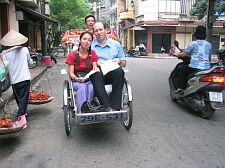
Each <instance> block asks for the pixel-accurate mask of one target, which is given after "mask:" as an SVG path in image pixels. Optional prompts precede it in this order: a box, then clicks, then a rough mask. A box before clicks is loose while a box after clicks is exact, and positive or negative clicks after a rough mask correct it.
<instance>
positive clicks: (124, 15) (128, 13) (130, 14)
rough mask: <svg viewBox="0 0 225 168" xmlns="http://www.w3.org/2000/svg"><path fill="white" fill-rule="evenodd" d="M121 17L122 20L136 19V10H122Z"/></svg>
mask: <svg viewBox="0 0 225 168" xmlns="http://www.w3.org/2000/svg"><path fill="white" fill-rule="evenodd" d="M119 17H120V20H126V19H134V10H129V11H123V12H120V14H119Z"/></svg>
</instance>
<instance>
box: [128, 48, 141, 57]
mask: <svg viewBox="0 0 225 168" xmlns="http://www.w3.org/2000/svg"><path fill="white" fill-rule="evenodd" d="M127 56H128V57H138V58H139V57H140V51H139V50H137V49H135V48H134V47H131V48H130V49H129V50H128V52H127Z"/></svg>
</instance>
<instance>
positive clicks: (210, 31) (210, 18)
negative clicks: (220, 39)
mask: <svg viewBox="0 0 225 168" xmlns="http://www.w3.org/2000/svg"><path fill="white" fill-rule="evenodd" d="M215 2H216V0H208V8H207V24H206V26H207V40H208V41H209V42H212V34H213V14H214V6H215Z"/></svg>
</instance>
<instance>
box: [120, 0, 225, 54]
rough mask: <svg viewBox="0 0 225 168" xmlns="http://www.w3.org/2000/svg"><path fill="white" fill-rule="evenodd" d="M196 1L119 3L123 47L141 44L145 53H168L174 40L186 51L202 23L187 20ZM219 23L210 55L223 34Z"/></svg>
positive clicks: (132, 0)
mask: <svg viewBox="0 0 225 168" xmlns="http://www.w3.org/2000/svg"><path fill="white" fill-rule="evenodd" d="M194 3H195V0H119V5H118V6H119V8H118V10H119V19H120V25H121V28H122V45H123V46H124V47H125V48H131V47H134V46H136V45H139V44H140V43H143V44H144V45H145V46H146V47H147V52H148V53H160V52H161V49H162V48H163V49H165V51H166V52H167V53H168V52H169V49H170V48H171V45H172V44H173V41H174V40H178V41H179V42H180V47H181V48H185V47H186V46H187V44H188V43H190V42H191V41H192V39H193V32H194V30H195V27H196V26H198V25H206V21H205V20H201V21H199V20H195V19H193V18H191V17H190V14H189V13H190V10H191V8H192V6H193V5H194ZM222 26H223V23H222V22H215V23H214V27H213V41H212V43H213V51H214V52H215V51H216V50H217V49H218V48H219V47H220V45H221V43H222V42H221V41H222V39H223V37H224V34H225V30H224V29H223V27H222Z"/></svg>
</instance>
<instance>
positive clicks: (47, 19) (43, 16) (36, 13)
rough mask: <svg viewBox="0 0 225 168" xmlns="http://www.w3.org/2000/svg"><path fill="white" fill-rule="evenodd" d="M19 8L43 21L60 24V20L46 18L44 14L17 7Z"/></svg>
mask: <svg viewBox="0 0 225 168" xmlns="http://www.w3.org/2000/svg"><path fill="white" fill-rule="evenodd" d="M17 6H18V7H19V8H21V9H23V10H25V11H27V12H28V13H30V14H31V15H34V16H36V17H38V18H40V19H43V20H46V21H50V22H53V23H58V20H55V19H52V18H50V17H48V16H45V15H43V14H41V13H38V12H37V11H35V10H32V9H30V8H27V7H23V6H20V5H17Z"/></svg>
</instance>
